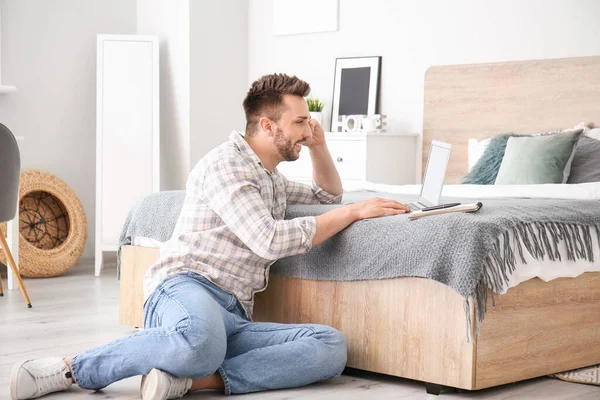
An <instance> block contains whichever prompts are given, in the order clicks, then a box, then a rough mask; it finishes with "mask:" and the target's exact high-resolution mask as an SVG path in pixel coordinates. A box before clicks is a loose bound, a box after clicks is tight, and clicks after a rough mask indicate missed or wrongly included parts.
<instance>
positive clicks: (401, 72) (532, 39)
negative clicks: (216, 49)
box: [248, 0, 600, 132]
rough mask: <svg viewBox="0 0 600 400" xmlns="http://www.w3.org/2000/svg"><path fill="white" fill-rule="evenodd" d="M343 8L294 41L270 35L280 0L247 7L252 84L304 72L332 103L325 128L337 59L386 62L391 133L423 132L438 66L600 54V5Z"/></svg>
mask: <svg viewBox="0 0 600 400" xmlns="http://www.w3.org/2000/svg"><path fill="white" fill-rule="evenodd" d="M298 3H299V4H301V2H300V1H298ZM339 3H340V6H339V31H338V32H334V33H321V34H305V35H294V36H278V37H275V36H272V34H271V31H272V22H273V17H272V0H250V9H249V61H248V70H249V80H250V81H252V80H254V79H256V78H257V77H259V76H260V75H263V74H266V73H271V72H287V73H291V74H297V75H298V76H299V77H301V78H303V79H305V80H307V81H308V82H309V83H310V84H311V86H312V89H313V93H314V94H316V95H317V96H320V97H323V99H324V100H325V103H326V109H325V110H324V111H325V112H326V115H324V124H325V125H326V126H329V122H330V111H331V96H332V92H333V73H334V65H335V58H336V57H355V56H370V55H380V56H382V57H383V65H382V79H381V92H380V93H381V110H380V111H381V112H382V113H383V114H387V115H388V126H389V130H390V131H396V132H420V131H421V129H422V119H423V78H424V73H425V70H426V69H427V67H429V66H431V65H445V64H468V63H479V62H497V61H512V60H528V59H544V58H560V57H575V56H589V55H599V54H600V40H598V38H600V23H598V17H599V16H600V1H597V0H572V1H566V0H527V1H522V0H486V1H481V0H452V1H445V0H436V1H434V0H424V1H395V0H369V1H365V0H339ZM314 12H315V13H318V12H319V10H318V9H315V10H314Z"/></svg>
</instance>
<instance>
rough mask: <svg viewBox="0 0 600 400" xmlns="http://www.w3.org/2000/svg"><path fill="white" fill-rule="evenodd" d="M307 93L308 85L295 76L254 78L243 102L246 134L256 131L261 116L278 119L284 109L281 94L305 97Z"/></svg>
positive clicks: (272, 75)
mask: <svg viewBox="0 0 600 400" xmlns="http://www.w3.org/2000/svg"><path fill="white" fill-rule="evenodd" d="M309 93H310V85H309V84H308V83H306V82H305V81H303V80H302V79H300V78H298V77H296V76H288V75H286V74H271V75H265V76H263V77H261V78H259V79H257V80H255V81H254V82H253V83H252V86H251V87H250V90H248V94H246V98H245V99H244V102H243V105H244V112H245V113H246V135H247V136H251V135H253V134H254V133H256V132H257V131H258V122H259V121H260V119H261V118H262V117H267V118H269V119H270V120H272V121H275V122H277V121H279V118H280V117H281V114H282V113H283V111H284V110H285V108H284V107H285V106H284V104H283V95H285V94H291V95H293V96H300V97H306V96H308V94H309Z"/></svg>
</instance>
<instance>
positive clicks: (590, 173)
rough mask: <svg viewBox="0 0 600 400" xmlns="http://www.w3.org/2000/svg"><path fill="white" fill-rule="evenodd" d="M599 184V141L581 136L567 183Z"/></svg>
mask: <svg viewBox="0 0 600 400" xmlns="http://www.w3.org/2000/svg"><path fill="white" fill-rule="evenodd" d="M586 182H600V140H596V139H592V138H590V137H587V136H581V138H579V142H578V143H577V147H576V148H575V156H574V157H573V162H572V164H571V175H569V180H567V183H586Z"/></svg>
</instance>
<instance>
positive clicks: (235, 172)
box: [202, 160, 317, 261]
mask: <svg viewBox="0 0 600 400" xmlns="http://www.w3.org/2000/svg"><path fill="white" fill-rule="evenodd" d="M202 192H203V196H204V198H205V201H206V202H207V203H208V205H209V207H211V208H212V210H213V211H214V212H215V213H216V214H217V215H218V216H219V217H220V218H221V219H222V220H223V222H224V223H225V224H226V225H227V226H228V228H229V229H230V230H231V231H232V232H233V233H234V234H235V235H236V236H237V237H238V238H239V239H240V240H241V241H242V242H243V243H244V244H245V245H246V246H247V247H248V248H249V249H250V250H252V252H254V253H255V254H256V255H258V256H260V257H262V258H264V259H267V260H273V261H275V260H278V259H280V258H283V257H288V256H292V255H296V254H301V253H306V252H307V251H309V250H310V249H311V247H312V240H313V237H314V236H315V232H316V230H317V221H316V219H315V217H301V218H294V219H291V220H276V219H275V218H273V216H272V215H271V212H270V210H268V209H267V207H266V206H265V203H264V201H263V199H262V197H261V194H260V186H259V183H258V180H257V178H256V177H255V176H254V175H253V173H252V172H251V171H249V170H248V167H247V166H246V165H243V164H242V163H239V162H237V161H232V160H219V161H216V162H215V163H213V164H212V165H211V166H210V167H209V168H208V169H207V171H206V173H205V175H204V179H203V182H202Z"/></svg>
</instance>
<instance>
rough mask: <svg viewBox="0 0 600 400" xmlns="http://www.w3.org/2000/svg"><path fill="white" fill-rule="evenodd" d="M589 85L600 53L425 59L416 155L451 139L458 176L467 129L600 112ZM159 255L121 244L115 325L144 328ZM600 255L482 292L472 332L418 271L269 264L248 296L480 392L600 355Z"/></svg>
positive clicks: (428, 375) (485, 133) (396, 363)
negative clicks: (278, 270)
mask: <svg viewBox="0 0 600 400" xmlns="http://www.w3.org/2000/svg"><path fill="white" fill-rule="evenodd" d="M597 93H600V57H584V58H570V59H555V60H539V61H521V62H509V63H493V64H473V65H456V66H439V67H432V68H430V69H429V70H428V71H427V73H426V76H425V93H424V100H425V101H424V115H423V137H422V149H424V150H423V152H422V153H423V155H425V156H426V154H427V149H428V148H429V145H430V143H431V140H432V139H438V140H442V141H445V142H449V143H451V144H452V145H453V150H452V155H451V159H450V163H449V168H448V174H447V183H449V184H452V183H458V182H460V180H461V179H462V177H463V176H464V175H465V174H466V172H467V167H468V166H467V149H468V141H469V139H483V138H487V137H490V136H493V135H495V134H498V133H501V132H514V133H517V134H526V133H535V132H545V131H550V130H553V129H555V128H556V127H569V126H573V125H575V124H576V123H578V122H580V121H585V122H588V123H589V122H593V121H598V119H600V99H599V98H598V95H597ZM598 185H600V184H598ZM454 188H456V186H452V185H450V186H447V188H446V189H445V194H446V190H455V189H454ZM387 189H390V190H393V188H387ZM405 189H406V190H408V191H410V190H414V188H403V189H402V190H405ZM489 189H490V190H492V191H493V190H494V189H493V188H489ZM594 190H597V186H595V187H594V188H592V191H594ZM480 195H483V192H482V193H480ZM596 195H597V194H593V195H592V196H596ZM593 198H596V199H598V198H600V197H593ZM138 244H139V243H138ZM158 257H159V251H158V249H156V248H152V247H148V246H145V245H137V246H136V245H126V246H123V247H122V250H121V259H120V263H121V269H120V270H121V275H120V276H121V308H120V321H121V323H123V324H126V325H132V326H141V320H142V299H143V295H142V286H141V285H142V278H143V274H144V272H145V270H146V269H147V268H149V267H150V266H151V265H152V264H153V263H154V262H155V261H156V260H157V259H158ZM598 259H600V257H597V258H596V260H598ZM597 264H598V262H597V261H596V263H595V264H594V265H593V267H594V268H591V269H590V272H585V273H582V274H580V275H578V276H576V277H564V278H558V279H553V280H550V281H548V282H545V281H543V280H542V279H540V278H533V279H528V280H525V281H523V282H520V283H518V284H517V285H515V286H513V287H510V288H509V289H508V290H507V291H506V293H504V294H502V295H500V296H496V297H495V306H494V305H493V304H492V299H491V296H488V299H487V313H486V315H485V319H484V320H483V321H482V323H481V326H480V330H479V332H476V330H475V326H476V319H477V316H476V311H475V307H474V305H473V304H474V302H473V301H471V302H470V303H469V304H470V306H469V309H468V310H466V311H467V315H468V318H465V308H464V307H465V302H464V298H463V297H462V296H461V295H459V294H457V293H456V292H455V291H454V290H453V289H451V288H450V287H449V286H446V285H444V284H441V283H439V282H437V281H434V280H430V279H423V278H417V277H402V278H392V279H369V280H360V281H324V280H311V279H298V278H294V277H289V276H284V275H274V274H272V275H271V277H270V283H269V286H268V288H267V290H265V291H264V292H262V293H259V294H257V296H256V305H255V313H254V319H255V320H259V321H276V322H284V323H322V324H327V325H331V326H334V327H336V328H337V329H339V330H340V331H342V332H343V333H344V334H345V336H346V338H347V339H348V346H349V358H348V366H349V367H352V368H357V369H362V370H367V371H373V372H378V373H384V374H389V375H394V376H399V377H404V378H409V379H415V380H419V381H424V382H426V383H427V389H428V392H431V393H439V389H440V387H441V386H448V387H454V388H461V389H466V390H478V389H483V388H488V387H492V386H497V385H501V384H505V383H510V382H515V381H520V380H525V379H530V378H534V377H538V376H543V375H547V374H552V373H557V372H560V371H565V370H570V369H575V368H581V367H585V366H589V365H594V364H598V363H600V272H598V269H599V268H598V265H597ZM467 331H468V332H469V334H470V335H471V337H472V340H467V336H468V335H465V332H467Z"/></svg>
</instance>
